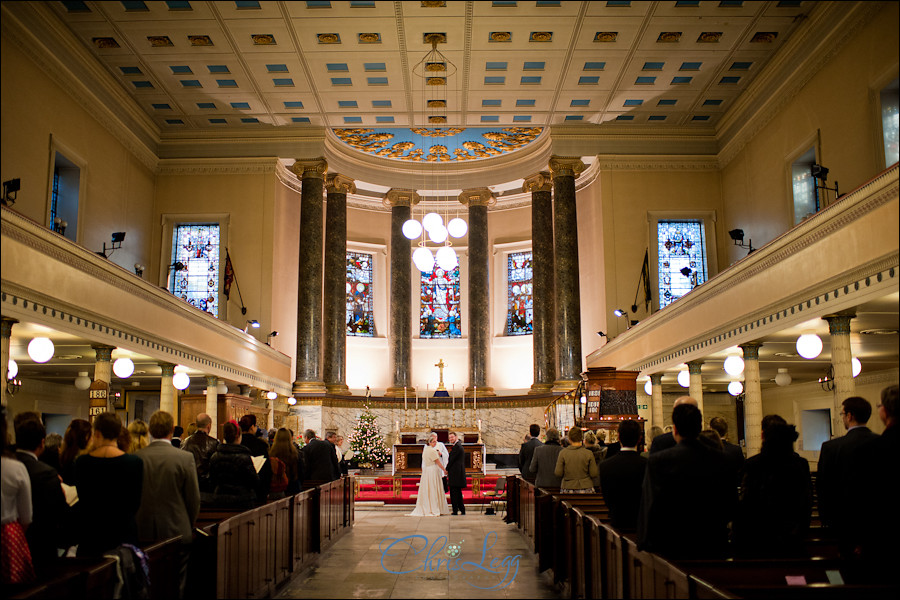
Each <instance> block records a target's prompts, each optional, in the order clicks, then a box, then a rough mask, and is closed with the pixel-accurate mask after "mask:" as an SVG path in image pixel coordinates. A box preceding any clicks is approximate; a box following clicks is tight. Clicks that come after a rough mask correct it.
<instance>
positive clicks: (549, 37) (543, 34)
mask: <svg viewBox="0 0 900 600" xmlns="http://www.w3.org/2000/svg"><path fill="white" fill-rule="evenodd" d="M528 41H529V42H552V41H553V32H552V31H532V32H531V35H530V36H529V37H528Z"/></svg>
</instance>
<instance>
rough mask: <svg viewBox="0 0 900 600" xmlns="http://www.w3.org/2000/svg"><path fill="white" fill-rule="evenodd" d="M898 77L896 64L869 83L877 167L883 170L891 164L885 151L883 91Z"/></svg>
mask: <svg viewBox="0 0 900 600" xmlns="http://www.w3.org/2000/svg"><path fill="white" fill-rule="evenodd" d="M897 77H898V70H897V67H896V66H894V67H893V68H891V69H890V70H889V71H887V72H886V73H883V74H882V75H881V76H880V77H878V78H877V79H875V80H874V81H872V83H871V84H870V85H869V96H870V102H869V104H870V106H871V107H872V119H873V121H874V124H875V126H874V127H873V128H872V135H873V138H874V140H873V141H874V144H875V157H876V158H875V160H876V168H877V169H878V170H879V171H883V170H884V169H886V168H888V167H889V166H891V165H889V164H887V156H886V154H885V151H884V123H883V122H882V115H881V111H882V105H881V94H882V92H884V90H885V88H886V87H887V86H888V85H890V84H891V83H892V82H893V81H894V80H895V79H897ZM891 164H893V163H891Z"/></svg>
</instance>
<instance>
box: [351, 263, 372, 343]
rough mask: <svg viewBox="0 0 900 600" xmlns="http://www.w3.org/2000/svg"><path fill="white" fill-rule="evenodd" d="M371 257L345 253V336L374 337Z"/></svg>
mask: <svg viewBox="0 0 900 600" xmlns="http://www.w3.org/2000/svg"><path fill="white" fill-rule="evenodd" d="M373 279H374V270H373V266H372V255H371V254H366V253H363V252H348V253H347V321H346V322H347V335H356V336H362V337H374V336H375V316H374V312H373V310H372V306H373V303H372V293H373V291H372V282H373Z"/></svg>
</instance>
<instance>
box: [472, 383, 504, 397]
mask: <svg viewBox="0 0 900 600" xmlns="http://www.w3.org/2000/svg"><path fill="white" fill-rule="evenodd" d="M475 393H477V394H478V395H477V396H476V398H481V397H482V396H496V395H497V394H495V393H494V388H492V387H491V386H489V385H485V386H480V385H479V386H478V389H477V390H475V389H473V388H472V386H469V387H467V388H466V394H475Z"/></svg>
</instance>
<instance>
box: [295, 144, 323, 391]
mask: <svg viewBox="0 0 900 600" xmlns="http://www.w3.org/2000/svg"><path fill="white" fill-rule="evenodd" d="M291 170H292V171H293V172H294V173H295V174H296V175H297V176H298V177H300V181H301V183H302V187H301V191H300V265H299V272H298V281H297V283H298V285H297V355H296V361H297V364H296V369H295V373H296V375H295V379H294V386H293V392H294V393H295V394H303V393H307V394H309V393H319V394H322V393H325V391H326V390H325V382H324V381H323V380H322V370H321V356H322V346H321V340H322V195H323V191H324V186H325V172H326V171H327V170H328V163H326V162H325V160H324V159H321V158H320V159H316V160H298V161H296V162H295V163H294V164H293V165H291Z"/></svg>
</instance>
